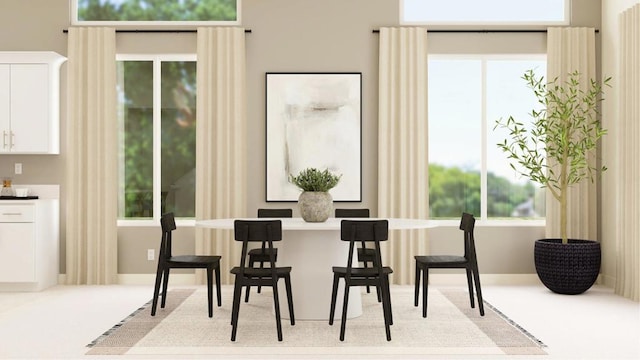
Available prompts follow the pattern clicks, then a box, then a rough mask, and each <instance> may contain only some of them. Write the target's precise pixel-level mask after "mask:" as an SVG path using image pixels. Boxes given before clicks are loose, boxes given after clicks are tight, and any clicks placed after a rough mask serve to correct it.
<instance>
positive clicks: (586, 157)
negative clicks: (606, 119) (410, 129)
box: [496, 70, 610, 294]
mask: <svg viewBox="0 0 640 360" xmlns="http://www.w3.org/2000/svg"><path fill="white" fill-rule="evenodd" d="M522 78H523V79H524V80H525V81H526V83H527V86H528V87H529V88H531V89H532V90H533V92H534V94H535V97H536V99H537V101H538V103H539V104H540V105H541V106H542V109H541V110H533V111H532V112H531V114H530V115H531V121H530V123H529V126H525V125H524V123H523V122H519V121H517V120H516V119H514V118H513V117H509V118H508V119H507V120H504V119H499V120H497V121H496V128H504V129H506V130H507V131H508V133H509V135H508V139H505V140H504V141H503V142H501V143H498V144H497V145H498V147H499V148H500V149H502V150H503V151H504V152H505V153H506V154H507V157H508V158H509V159H510V161H511V167H512V168H513V169H514V170H515V171H516V172H517V173H519V174H521V175H523V176H525V177H526V178H528V179H530V180H531V181H534V182H536V183H538V184H540V185H541V186H542V187H543V188H547V189H548V191H549V192H550V193H551V195H552V196H553V198H554V199H555V200H556V201H558V202H559V204H560V234H559V236H560V238H554V239H540V240H537V241H536V243H535V246H534V261H535V266H536V272H537V273H538V277H539V278H540V280H541V281H542V283H543V284H544V285H545V286H546V287H547V288H549V289H550V290H552V291H554V292H556V293H560V294H580V293H583V292H585V291H586V290H588V289H589V288H590V287H591V286H592V285H593V284H594V283H595V281H596V279H597V277H598V274H599V272H600V258H601V254H600V243H599V242H597V241H594V240H590V239H569V238H568V236H567V205H568V197H567V192H568V189H569V187H571V186H572V185H575V184H578V183H580V182H582V181H594V178H595V176H597V175H599V174H600V173H601V172H603V171H605V170H606V167H604V166H597V165H596V164H594V159H595V151H596V147H597V144H598V140H599V139H600V138H601V137H602V136H603V135H605V134H606V130H605V129H603V128H602V125H601V121H600V113H599V106H598V105H599V103H600V102H601V101H602V97H601V95H602V94H603V91H602V85H601V84H599V83H598V82H596V81H595V80H593V79H589V83H588V84H587V86H583V84H581V81H583V80H582V77H581V74H580V73H579V72H577V71H575V72H572V73H569V74H567V79H566V80H565V81H563V82H559V81H558V79H557V78H556V79H554V80H552V81H549V82H545V81H544V77H543V76H540V77H536V76H535V74H534V72H533V70H528V71H527V72H525V74H524V75H523V77H522ZM609 81H610V78H607V79H605V81H604V82H603V84H604V85H607V86H608V83H609Z"/></svg>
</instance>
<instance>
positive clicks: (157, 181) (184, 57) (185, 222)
mask: <svg viewBox="0 0 640 360" xmlns="http://www.w3.org/2000/svg"><path fill="white" fill-rule="evenodd" d="M120 61H152V62H153V217H151V218H146V219H126V218H121V217H120V216H119V215H118V220H117V225H118V226H156V225H157V224H159V222H160V217H161V215H162V214H161V205H162V199H161V190H162V189H161V185H162V163H161V157H162V152H161V141H160V139H161V131H160V130H161V115H162V111H161V106H162V103H161V99H162V92H161V89H162V82H161V79H162V78H161V76H162V72H161V65H162V63H163V62H172V61H181V62H187V61H193V62H197V55H196V54H192V53H182V54H176V53H164V54H116V62H120ZM120 105H121V104H120V102H118V114H120V113H121V112H122V108H121V106H120ZM117 121H118V208H119V207H120V201H121V193H122V192H123V191H124V169H123V168H122V162H121V161H120V159H122V157H123V156H124V154H122V153H121V152H122V150H123V149H124V139H123V137H122V136H120V131H121V129H123V127H124V126H123V123H122V122H123V121H124V117H123V116H120V115H118V118H117ZM118 211H119V210H118ZM176 224H177V225H180V226H194V225H195V218H176Z"/></svg>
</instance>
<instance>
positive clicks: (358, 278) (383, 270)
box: [329, 220, 393, 341]
mask: <svg viewBox="0 0 640 360" xmlns="http://www.w3.org/2000/svg"><path fill="white" fill-rule="evenodd" d="M340 239H341V240H342V241H348V242H349V257H348V258H347V266H346V267H340V266H334V267H333V269H332V270H333V289H332V291H331V310H330V313H329V325H333V319H334V313H335V308H336V297H337V294H338V284H339V281H340V279H344V283H345V287H344V300H343V303H342V319H341V324H340V341H344V333H345V328H346V324H347V307H348V302H349V289H350V288H351V287H352V286H367V285H370V286H375V287H376V288H378V289H380V292H381V298H382V312H383V316H384V325H385V331H386V335H387V341H391V328H390V326H391V325H393V316H392V313H391V294H390V292H389V274H391V273H393V270H392V269H391V268H390V267H388V266H383V265H382V256H381V255H380V242H381V241H387V240H388V239H389V222H388V221H387V220H342V221H341V223H340ZM362 241H365V242H372V243H373V249H374V251H375V257H374V261H373V266H372V267H366V268H365V267H354V266H353V254H354V251H355V248H356V246H357V244H358V243H360V242H362Z"/></svg>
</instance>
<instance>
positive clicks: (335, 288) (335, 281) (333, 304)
mask: <svg viewBox="0 0 640 360" xmlns="http://www.w3.org/2000/svg"><path fill="white" fill-rule="evenodd" d="M339 281H340V278H339V277H338V275H337V274H333V290H332V291H331V310H330V312H329V325H333V319H334V314H335V312H336V298H337V297H338V282H339Z"/></svg>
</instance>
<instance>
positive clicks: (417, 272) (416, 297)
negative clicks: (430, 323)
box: [413, 261, 420, 307]
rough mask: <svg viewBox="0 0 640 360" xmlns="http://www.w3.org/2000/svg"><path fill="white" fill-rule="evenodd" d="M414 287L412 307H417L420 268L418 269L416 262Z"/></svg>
mask: <svg viewBox="0 0 640 360" xmlns="http://www.w3.org/2000/svg"><path fill="white" fill-rule="evenodd" d="M415 281H416V286H415V290H414V291H413V306H415V307H417V306H418V295H419V293H420V267H418V262H417V261H416V280H415Z"/></svg>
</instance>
